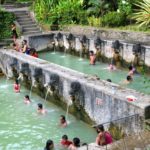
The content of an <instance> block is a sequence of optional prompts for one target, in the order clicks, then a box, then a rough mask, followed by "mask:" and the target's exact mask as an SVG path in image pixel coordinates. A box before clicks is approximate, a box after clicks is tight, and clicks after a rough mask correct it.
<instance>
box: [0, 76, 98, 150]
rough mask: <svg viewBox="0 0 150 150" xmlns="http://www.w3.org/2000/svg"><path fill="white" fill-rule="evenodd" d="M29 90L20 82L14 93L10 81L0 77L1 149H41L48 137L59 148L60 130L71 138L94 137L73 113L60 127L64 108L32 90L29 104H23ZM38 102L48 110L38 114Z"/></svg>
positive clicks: (83, 139)
mask: <svg viewBox="0 0 150 150" xmlns="http://www.w3.org/2000/svg"><path fill="white" fill-rule="evenodd" d="M29 92H30V91H29V90H27V89H26V88H24V87H22V86H21V93H14V91H13V81H7V82H6V79H5V78H0V150H43V149H44V146H45V143H46V141H47V139H52V140H53V141H54V143H55V147H56V150H62V148H61V147H60V146H59V143H60V140H61V137H62V135H63V134H67V135H68V136H69V139H71V140H72V139H73V138H74V137H79V138H80V139H81V142H87V143H91V142H94V141H95V137H96V132H95V130H94V129H93V128H91V127H90V126H89V125H87V124H85V123H84V122H82V121H80V120H76V119H75V117H73V116H72V115H69V116H68V120H69V126H68V127H67V128H61V127H59V125H58V123H59V118H60V115H65V114H66V112H65V111H63V110H62V109H61V108H59V107H57V106H55V105H54V104H52V103H50V102H47V101H44V100H43V99H42V98H41V97H39V96H37V95H36V94H34V93H32V96H31V100H32V104H31V105H25V104H24V103H23V99H24V96H25V95H26V94H29ZM37 103H42V104H43V105H44V107H45V108H46V109H47V110H48V114H46V115H39V114H37V111H36V109H37Z"/></svg>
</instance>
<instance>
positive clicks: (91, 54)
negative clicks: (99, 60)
mask: <svg viewBox="0 0 150 150" xmlns="http://www.w3.org/2000/svg"><path fill="white" fill-rule="evenodd" d="M95 61H96V57H95V54H94V52H93V51H90V65H95Z"/></svg>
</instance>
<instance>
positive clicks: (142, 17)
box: [132, 0, 150, 27]
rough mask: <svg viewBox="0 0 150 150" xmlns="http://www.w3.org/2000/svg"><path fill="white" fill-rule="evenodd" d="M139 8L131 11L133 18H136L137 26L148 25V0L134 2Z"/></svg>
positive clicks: (149, 4)
mask: <svg viewBox="0 0 150 150" xmlns="http://www.w3.org/2000/svg"><path fill="white" fill-rule="evenodd" d="M135 5H136V6H137V7H138V8H139V9H136V10H135V11H136V12H135V13H133V17H132V18H133V19H135V20H136V22H137V24H139V26H146V27H150V0H143V2H138V3H137V4H135Z"/></svg>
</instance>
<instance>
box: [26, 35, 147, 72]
mask: <svg viewBox="0 0 150 150" xmlns="http://www.w3.org/2000/svg"><path fill="white" fill-rule="evenodd" d="M61 34H62V36H63V37H62V38H61V39H59V42H60V41H61V42H62V43H61V44H62V45H63V47H64V48H65V49H66V50H68V49H69V48H70V45H69V42H70V43H71V44H72V48H73V49H75V51H78V52H81V53H82V52H83V44H84V45H85V48H86V49H87V51H93V52H94V53H96V52H97V51H100V53H101V56H103V57H106V58H107V59H111V58H112V57H113V50H112V45H113V43H114V42H115V40H105V39H103V38H101V39H100V40H101V41H100V43H97V44H98V46H97V47H99V48H97V47H96V45H95V42H96V40H97V37H99V36H98V35H97V36H89V35H88V34H87V35H86V34H85V35H86V36H85V37H86V39H85V43H83V41H82V38H83V35H76V34H72V36H73V38H74V39H72V40H70V41H69V40H68V39H67V38H68V36H69V33H67V32H61ZM57 35H58V32H53V33H47V34H42V35H35V36H29V37H24V38H25V39H28V41H29V45H30V47H34V48H36V49H37V50H38V51H40V50H43V49H47V48H51V49H53V44H55V47H57V46H58V45H59V42H58V39H57ZM100 37H101V36H100ZM137 43H138V42H137ZM119 44H120V46H119V55H120V57H121V59H122V60H121V61H124V62H126V63H129V64H132V63H134V61H135V54H134V53H133V47H134V46H135V44H134V43H128V42H124V41H121V40H120V38H119ZM138 55H139V63H140V62H142V64H145V65H146V66H147V67H148V68H150V46H146V45H141V50H140V52H139V53H138ZM149 71H150V69H149Z"/></svg>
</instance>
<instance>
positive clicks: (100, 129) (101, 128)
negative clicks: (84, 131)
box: [97, 124, 105, 132]
mask: <svg viewBox="0 0 150 150" xmlns="http://www.w3.org/2000/svg"><path fill="white" fill-rule="evenodd" d="M97 131H98V132H100V131H102V132H103V131H105V129H104V126H103V125H102V124H100V125H98V126H97Z"/></svg>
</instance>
